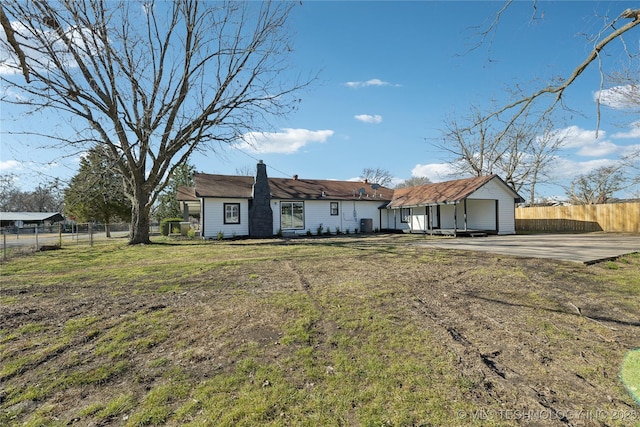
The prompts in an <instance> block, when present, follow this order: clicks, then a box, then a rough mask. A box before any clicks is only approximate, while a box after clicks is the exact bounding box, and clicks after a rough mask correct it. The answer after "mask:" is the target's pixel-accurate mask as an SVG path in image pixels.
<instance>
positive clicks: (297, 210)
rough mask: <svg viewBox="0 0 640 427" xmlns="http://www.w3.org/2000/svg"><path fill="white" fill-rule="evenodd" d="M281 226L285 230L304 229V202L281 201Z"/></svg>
mask: <svg viewBox="0 0 640 427" xmlns="http://www.w3.org/2000/svg"><path fill="white" fill-rule="evenodd" d="M280 226H281V228H282V229H283V230H286V229H292V228H293V229H304V202H281V203H280Z"/></svg>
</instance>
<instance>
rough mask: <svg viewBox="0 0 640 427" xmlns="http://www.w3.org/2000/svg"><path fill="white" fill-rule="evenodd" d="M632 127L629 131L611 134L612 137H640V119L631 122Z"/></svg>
mask: <svg viewBox="0 0 640 427" xmlns="http://www.w3.org/2000/svg"><path fill="white" fill-rule="evenodd" d="M631 126H632V127H631V129H629V130H628V131H627V132H617V133H614V134H613V135H611V138H625V139H626V138H629V139H634V138H640V121H637V122H633V123H631Z"/></svg>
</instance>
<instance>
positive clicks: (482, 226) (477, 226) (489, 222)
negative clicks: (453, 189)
mask: <svg viewBox="0 0 640 427" xmlns="http://www.w3.org/2000/svg"><path fill="white" fill-rule="evenodd" d="M460 209H462V215H463V217H462V227H464V207H463V204H462V203H461V204H460V205H458V212H460ZM458 215H460V213H458ZM467 228H469V229H471V230H486V231H496V201H495V200H473V199H468V200H467Z"/></svg>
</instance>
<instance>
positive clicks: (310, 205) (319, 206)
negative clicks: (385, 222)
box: [271, 200, 382, 235]
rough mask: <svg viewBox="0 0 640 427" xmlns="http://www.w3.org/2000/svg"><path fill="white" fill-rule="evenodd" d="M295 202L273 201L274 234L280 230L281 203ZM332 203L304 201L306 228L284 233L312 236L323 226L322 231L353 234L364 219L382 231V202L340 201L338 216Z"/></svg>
mask: <svg viewBox="0 0 640 427" xmlns="http://www.w3.org/2000/svg"><path fill="white" fill-rule="evenodd" d="M289 201H293V200H272V201H271V209H272V210H273V232H274V234H275V233H277V232H278V231H279V230H280V203H281V202H289ZM331 202H335V201H333V200H305V201H304V228H303V229H295V230H291V229H289V230H288V229H282V232H283V233H295V234H306V233H307V230H308V231H310V232H311V234H313V235H316V234H317V232H318V227H319V226H320V224H322V230H323V232H325V231H326V230H327V229H329V231H330V232H331V233H332V234H335V232H336V227H339V228H340V231H341V232H342V233H344V232H346V231H347V230H349V232H350V233H353V232H354V231H355V229H356V228H358V229H360V220H361V219H362V218H371V219H372V222H373V229H374V230H375V229H378V230H379V229H380V228H381V226H380V210H379V209H378V207H379V206H380V205H381V204H382V202H380V201H375V202H367V201H338V202H337V203H338V215H331Z"/></svg>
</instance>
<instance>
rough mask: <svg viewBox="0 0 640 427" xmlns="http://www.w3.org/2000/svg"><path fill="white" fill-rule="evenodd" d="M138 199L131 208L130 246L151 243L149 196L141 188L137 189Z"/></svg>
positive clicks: (135, 199)
mask: <svg viewBox="0 0 640 427" xmlns="http://www.w3.org/2000/svg"><path fill="white" fill-rule="evenodd" d="M136 193H137V194H136V197H135V198H134V200H133V203H132V206H131V227H130V229H129V244H130V245H136V244H139V243H143V244H148V243H151V240H150V239H149V223H150V221H149V216H150V209H149V206H148V200H149V194H148V192H146V191H144V190H143V189H141V188H138V189H136Z"/></svg>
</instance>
